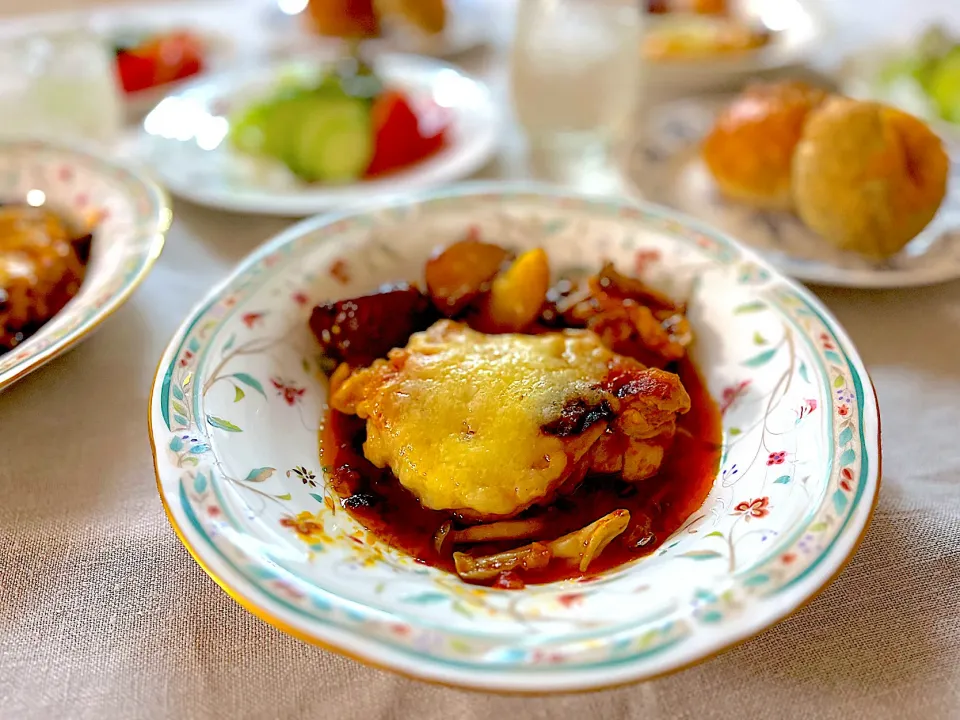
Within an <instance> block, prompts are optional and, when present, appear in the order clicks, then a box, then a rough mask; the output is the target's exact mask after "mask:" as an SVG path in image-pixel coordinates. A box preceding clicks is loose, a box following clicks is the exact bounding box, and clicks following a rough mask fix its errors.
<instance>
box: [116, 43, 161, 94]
mask: <svg viewBox="0 0 960 720" xmlns="http://www.w3.org/2000/svg"><path fill="white" fill-rule="evenodd" d="M155 70H156V64H155V63H154V61H153V60H152V59H151V58H148V57H143V56H141V55H135V54H133V53H130V52H121V53H119V54H118V55H117V73H118V75H119V76H120V86H121V87H122V88H123V91H124V92H128V93H132V92H138V91H140V90H146V89H147V88H149V87H152V86H153V84H154V73H155Z"/></svg>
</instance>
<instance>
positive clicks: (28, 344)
mask: <svg viewBox="0 0 960 720" xmlns="http://www.w3.org/2000/svg"><path fill="white" fill-rule="evenodd" d="M28 194H29V195H28ZM30 196H32V197H30ZM38 198H39V201H38ZM28 200H30V201H31V202H32V203H37V202H44V203H46V204H48V205H50V206H51V207H53V208H55V209H56V210H57V211H58V212H60V213H63V214H64V215H65V216H66V217H68V218H76V219H79V218H80V217H82V216H83V215H86V214H88V213H91V212H93V213H96V214H97V215H98V217H99V218H100V220H99V222H98V224H97V226H96V228H95V230H94V235H93V243H92V245H91V252H90V262H89V264H88V267H87V275H86V277H85V278H84V281H83V284H82V285H81V286H80V292H79V293H77V295H76V296H75V297H74V298H73V299H72V300H71V301H70V302H69V303H68V304H67V305H66V307H64V308H63V310H61V311H60V312H59V313H57V315H56V316H55V317H54V318H52V319H51V320H50V321H49V322H47V323H46V324H45V325H43V327H41V328H40V329H39V330H38V331H37V332H36V333H34V334H33V335H32V336H30V337H29V338H27V339H26V340H25V341H23V342H22V343H20V344H19V345H18V346H16V347H15V348H14V349H12V350H10V351H9V352H7V353H2V354H0V389H2V388H4V387H6V386H8V385H10V384H11V383H13V382H15V381H17V380H19V379H20V378H22V377H24V376H25V375H27V374H28V373H29V372H31V371H33V370H35V369H37V368H38V367H40V366H41V365H43V364H44V363H46V362H48V361H50V360H52V359H53V358H55V357H57V356H58V355H60V354H61V353H63V352H65V351H66V350H68V349H69V348H71V347H72V346H73V345H75V344H76V343H78V342H80V341H81V340H83V339H84V338H85V337H86V336H87V335H89V334H90V333H91V332H92V331H93V330H94V329H95V328H96V327H97V326H99V325H100V323H102V322H103V321H104V320H105V319H106V318H107V317H108V316H109V315H110V314H111V313H113V312H114V311H115V310H116V309H117V308H118V307H120V305H122V304H123V303H124V302H125V301H126V299H127V298H128V297H129V296H130V294H131V293H132V292H133V291H134V290H135V289H136V287H137V286H138V285H139V284H140V283H141V282H142V281H143V279H144V278H145V277H146V275H147V273H148V272H149V271H150V268H151V267H153V264H154V262H156V260H157V258H158V257H160V252H161V250H162V249H163V241H164V234H165V233H166V231H167V229H168V228H169V226H170V221H171V219H172V213H171V210H170V202H169V199H168V198H167V195H166V193H165V192H164V191H163V190H162V189H161V188H160V187H159V186H158V185H157V184H156V183H154V182H153V181H152V180H150V179H148V178H147V177H145V176H143V175H142V174H140V173H139V172H136V171H134V170H132V169H130V168H127V167H124V166H122V165H119V164H117V163H115V162H113V161H110V160H106V159H104V158H102V157H100V156H98V155H96V154H95V153H92V152H87V151H84V150H81V149H78V148H72V147H66V146H59V145H56V144H52V143H49V142H41V141H35V140H24V141H6V142H2V141H0V202H26V201H28Z"/></svg>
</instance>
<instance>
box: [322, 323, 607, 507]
mask: <svg viewBox="0 0 960 720" xmlns="http://www.w3.org/2000/svg"><path fill="white" fill-rule="evenodd" d="M613 358H614V356H613V354H612V353H611V352H610V351H609V350H607V349H606V348H604V347H603V346H602V345H601V344H600V341H599V339H598V338H597V337H596V336H595V335H593V334H592V333H589V332H585V331H573V330H567V331H564V332H562V333H550V334H546V335H537V336H531V335H485V334H482V333H477V332H474V331H473V330H470V329H469V328H467V327H465V326H463V325H460V324H458V323H454V322H451V321H440V322H438V323H437V324H435V325H434V326H433V327H431V328H430V329H429V330H427V331H426V332H423V333H417V334H415V335H413V336H412V337H411V338H410V342H409V343H408V345H407V347H406V348H403V349H400V350H395V351H393V352H392V353H391V354H390V359H389V360H387V361H383V360H380V361H377V362H375V363H374V364H373V365H372V366H371V367H370V368H368V369H365V370H361V371H359V372H357V373H355V374H354V375H353V376H352V377H351V378H350V379H349V380H348V381H346V382H345V383H344V384H343V385H342V386H341V387H340V388H339V389H338V391H337V392H336V393H335V395H334V397H333V399H332V404H333V406H334V407H335V408H337V409H338V410H341V411H345V412H353V411H355V412H356V413H357V414H358V415H359V416H360V417H365V418H367V441H366V443H365V444H364V447H363V449H364V454H365V455H366V457H367V458H368V459H369V460H370V461H371V462H373V463H374V464H375V465H377V466H378V467H385V466H389V467H390V468H391V469H392V470H393V472H394V474H395V475H396V476H397V478H398V479H399V481H400V482H401V483H402V484H403V485H404V486H405V487H407V488H408V489H409V490H410V491H412V492H413V493H414V494H416V495H417V496H418V497H419V499H420V502H421V503H422V504H423V505H424V506H426V507H429V508H434V509H438V510H439V509H445V510H458V509H469V510H471V511H473V512H475V513H482V514H489V515H508V514H511V513H514V512H516V511H518V510H520V509H523V508H524V507H526V506H528V505H530V504H532V503H533V502H535V501H536V500H538V499H540V498H542V497H544V496H545V495H547V494H548V493H549V492H551V491H552V490H553V488H554V487H555V486H556V485H557V484H559V482H561V481H562V480H563V479H564V477H565V474H566V472H569V470H568V465H571V464H572V461H573V460H574V459H575V458H569V457H567V453H566V452H565V448H564V443H563V441H562V440H560V439H559V438H557V437H554V436H551V435H548V434H545V433H543V432H542V430H541V427H542V426H543V425H545V424H546V423H548V422H550V421H551V420H553V419H555V418H556V417H557V416H558V415H559V414H560V411H561V409H562V408H563V406H564V404H565V403H566V402H567V401H568V400H569V399H571V398H574V397H579V398H584V399H587V400H588V401H589V400H592V399H598V398H599V391H598V390H597V385H598V384H599V383H601V382H602V381H603V380H604V378H605V377H606V375H607V369H608V366H609V363H610V361H611V360H612V359H613ZM598 430H600V431H602V430H601V429H599V428H598ZM567 449H568V450H569V444H568V448H567ZM585 449H586V448H584V450H585ZM571 469H572V468H571ZM565 471H566V472H565Z"/></svg>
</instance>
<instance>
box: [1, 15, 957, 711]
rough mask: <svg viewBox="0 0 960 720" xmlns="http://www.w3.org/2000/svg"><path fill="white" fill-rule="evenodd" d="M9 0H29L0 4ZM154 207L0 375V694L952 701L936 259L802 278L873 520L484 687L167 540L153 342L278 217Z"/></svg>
mask: <svg viewBox="0 0 960 720" xmlns="http://www.w3.org/2000/svg"><path fill="white" fill-rule="evenodd" d="M43 1H45V2H48V3H49V2H50V0H42V2H43ZM11 2H13V3H14V5H16V6H17V9H19V10H26V9H30V10H35V9H37V8H36V7H34V6H35V5H36V3H35V2H33V3H28V2H26V0H0V9H7V6H8V5H10V3H11ZM56 3H58V4H59V6H60V7H63V6H65V5H66V6H68V7H69V6H70V5H71V3H69V2H68V1H67V0H56ZM924 4H925V5H926V6H927V8H928V9H932V8H937V7H940V8H945V7H946V5H945V0H927V1H926V3H921V2H911V3H897V2H894V0H890V1H889V2H887V3H886V4H885V5H883V6H881V7H876V5H875V4H874V3H868V2H866V0H864V1H863V2H861V3H859V4H853V3H852V2H845V3H844V4H843V5H842V6H841V8H840V10H842V11H843V12H842V14H840V13H835V15H834V17H842V18H844V19H846V20H847V21H854V20H856V21H857V22H858V23H859V24H858V25H857V26H856V27H858V28H867V27H869V28H872V29H873V32H877V28H879V29H880V30H882V31H884V32H888V33H890V34H893V33H896V32H906V30H907V29H908V28H907V26H908V24H914V25H915V24H916V23H917V22H919V20H918V19H917V18H918V17H920V16H921V15H922V13H919V12H918V10H917V8H918V5H924ZM868 8H873V9H869V10H868ZM858 9H859V12H863V13H864V14H865V17H863V18H858V16H857V11H858ZM954 13H955V14H956V11H954ZM927 16H928V17H929V13H927ZM850 32H852V29H851V27H848V28H847V33H848V34H849V33H850ZM175 212H176V221H175V223H174V226H173V229H172V230H171V232H170V234H169V237H168V240H167V247H166V250H165V252H164V254H163V257H162V258H161V259H160V261H159V263H158V265H157V267H156V269H155V270H154V272H153V273H152V274H151V275H150V277H149V278H148V279H147V280H146V282H145V283H144V285H143V287H142V288H141V289H140V290H139V291H138V292H137V293H136V294H135V295H134V296H133V298H132V299H131V300H130V302H129V303H127V305H126V306H124V307H123V308H122V309H121V310H120V311H119V312H118V313H117V314H116V315H115V316H114V317H113V318H112V319H111V320H110V321H109V322H108V323H106V324H105V326H104V327H103V329H102V330H101V331H99V332H98V333H96V334H95V335H94V336H93V337H91V338H90V339H89V340H87V341H86V342H85V343H83V344H82V345H81V346H80V347H79V348H77V349H76V350H75V351H73V352H71V353H70V354H69V355H67V356H65V357H62V358H60V359H59V360H56V361H54V362H53V363H51V364H50V365H48V366H47V367H45V368H44V369H42V370H40V371H39V372H36V373H35V374H33V375H31V376H30V377H28V378H27V379H26V380H24V381H23V382H21V383H19V384H17V385H16V386H14V387H12V388H11V389H9V390H8V391H6V392H4V393H2V394H0V717H2V718H54V717H68V718H97V719H100V718H122V719H127V718H164V717H171V718H193V717H197V718H231V719H237V718H273V717H276V718H295V717H304V718H306V717H312V718H325V719H326V718H364V719H365V720H370V719H372V718H411V717H416V718H420V719H422V720H433V719H434V718H438V719H439V718H457V719H459V718H463V719H468V718H484V719H486V720H489V718H491V717H508V715H509V716H512V715H515V716H517V717H518V718H524V719H526V718H530V719H531V720H532V719H533V718H544V719H546V718H549V719H550V720H554V719H556V718H565V717H571V718H572V717H580V718H604V719H610V720H620V719H626V718H649V719H651V720H654V719H658V718H683V719H686V718H697V719H698V720H700V719H702V718H714V717H731V718H765V717H798V718H811V719H819V718H845V719H847V720H857V719H859V718H870V719H871V720H874V719H876V718H887V717H889V718H960V439H958V432H960V360H958V354H960V282H955V283H952V284H948V285H943V286H939V287H934V288H929V289H923V290H911V291H884V292H859V291H853V290H829V289H820V288H815V291H816V292H817V294H818V295H819V296H820V297H821V298H822V299H823V300H824V301H825V302H826V304H827V305H828V306H829V307H830V309H831V310H832V311H833V312H834V313H835V314H836V315H837V316H838V318H839V319H840V321H841V322H842V323H843V324H844V326H845V327H846V328H847V329H848V330H849V332H850V335H851V336H852V337H853V339H854V341H855V342H856V344H857V345H858V347H859V349H860V351H861V353H862V355H863V357H864V359H865V361H866V363H867V365H868V367H869V368H870V371H871V373H872V375H873V379H874V381H875V383H876V387H877V391H878V393H879V397H880V404H881V408H882V418H883V437H884V479H883V489H882V492H881V495H880V503H879V508H878V511H877V514H876V517H875V519H874V521H873V525H872V527H871V529H870V531H869V532H868V534H867V536H866V539H865V540H864V543H863V546H862V547H861V549H860V551H859V552H858V554H857V555H856V557H855V558H854V560H853V561H852V563H851V564H850V566H849V567H848V568H847V569H846V571H845V572H844V573H843V574H842V575H841V576H840V578H839V579H838V580H837V581H836V582H835V583H834V584H833V585H832V586H831V587H829V588H828V589H827V590H826V591H825V592H824V593H823V595H822V596H820V597H819V598H817V599H816V600H815V601H814V602H813V603H811V604H810V605H809V606H808V607H806V608H805V609H803V610H802V611H800V612H799V613H797V614H796V615H795V616H793V617H792V618H790V619H788V620H786V621H784V622H783V623H781V624H780V625H778V626H777V627H775V628H774V629H772V630H770V631H769V632H767V633H765V634H763V635H762V636H760V637H758V638H756V639H754V640H752V641H750V642H747V643H746V644H744V645H742V646H740V647H738V648H736V649H734V650H732V651H730V652H728V653H726V654H724V655H722V656H721V657H719V658H717V659H715V660H712V661H710V662H707V663H705V664H703V665H701V666H699V667H696V668H693V669H690V670H687V671H685V672H682V673H679V674H677V675H674V676H672V677H668V678H665V679H661V680H658V681H655V682H651V683H647V684H642V685H638V686H634V687H630V688H626V689H622V690H617V691H609V692H603V693H598V694H592V695H583V696H572V697H554V698H542V699H519V698H503V697H493V696H484V695H480V694H474V693H467V692H460V691H455V690H449V689H443V688H437V687H433V686H428V685H424V684H420V683H417V682H413V681H410V680H405V679H401V678H398V677H395V676H393V675H390V674H386V673H383V672H380V671H377V670H372V669H368V668H366V667H364V666H362V665H359V664H357V663H355V662H353V661H351V660H347V659H344V658H341V657H339V656H336V655H333V654H331V653H328V652H325V651H323V650H320V649H318V648H316V647H313V646H310V645H306V644H304V643H301V642H299V641H297V640H294V639H292V638H290V637H288V636H286V635H284V634H282V633H281V632H279V631H277V630H275V629H273V628H272V627H270V626H268V625H266V624H265V623H263V622H261V621H260V620H258V619H256V618H255V617H254V616H252V615H251V614H249V613H248V612H246V611H245V610H243V609H242V608H241V607H240V606H238V605H237V604H236V603H235V602H234V601H233V600H231V599H230V598H229V597H227V595H225V594H224V593H223V592H222V591H221V590H220V589H219V588H218V587H217V586H216V585H215V584H214V582H213V581H212V580H211V579H210V578H208V577H207V576H206V575H205V574H204V573H203V571H202V570H201V569H200V568H199V567H198V566H197V565H196V564H195V563H194V562H193V560H192V559H191V558H190V556H189V555H188V553H187V551H186V550H185V549H184V548H183V547H182V546H181V545H180V543H179V542H178V541H177V539H176V537H175V536H174V534H173V531H172V530H171V529H170V526H169V525H168V523H167V521H166V518H165V516H164V514H163V510H162V508H161V505H160V501H159V499H158V497H157V492H156V485H155V480H154V473H153V467H152V463H151V455H150V447H149V443H148V440H147V429H146V409H147V396H148V392H149V389H150V383H151V380H152V378H153V374H154V371H155V368H156V364H157V360H158V358H159V356H160V353H161V351H162V349H163V348H164V346H165V344H166V343H167V341H168V339H169V338H170V336H171V335H172V333H173V332H174V330H175V329H176V328H177V326H178V325H179V323H180V322H181V320H182V319H183V317H184V316H185V315H186V313H187V312H188V311H189V310H190V308H191V306H192V305H193V304H194V303H196V302H197V301H198V300H199V299H200V298H201V297H202V296H203V295H204V294H205V293H206V291H207V289H208V288H209V287H210V286H211V285H212V284H213V283H214V282H215V281H216V280H217V279H219V278H221V277H222V276H223V275H224V274H225V273H226V272H227V270H228V269H229V268H230V267H231V266H232V265H234V263H236V262H237V261H238V260H239V259H240V258H242V257H243V256H244V255H245V254H246V253H248V252H249V251H251V250H252V249H253V248H254V247H256V246H257V244H258V243H260V242H261V241H263V240H264V239H266V238H268V237H270V236H271V235H273V234H274V233H276V232H277V231H279V230H281V229H283V228H284V227H286V226H287V224H288V223H287V222H286V221H281V220H276V219H265V218H249V217H240V216H236V215H227V214H222V213H217V212H212V211H208V210H204V209H201V208H198V207H195V206H191V205H189V204H187V203H185V202H177V203H176V206H175Z"/></svg>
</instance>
